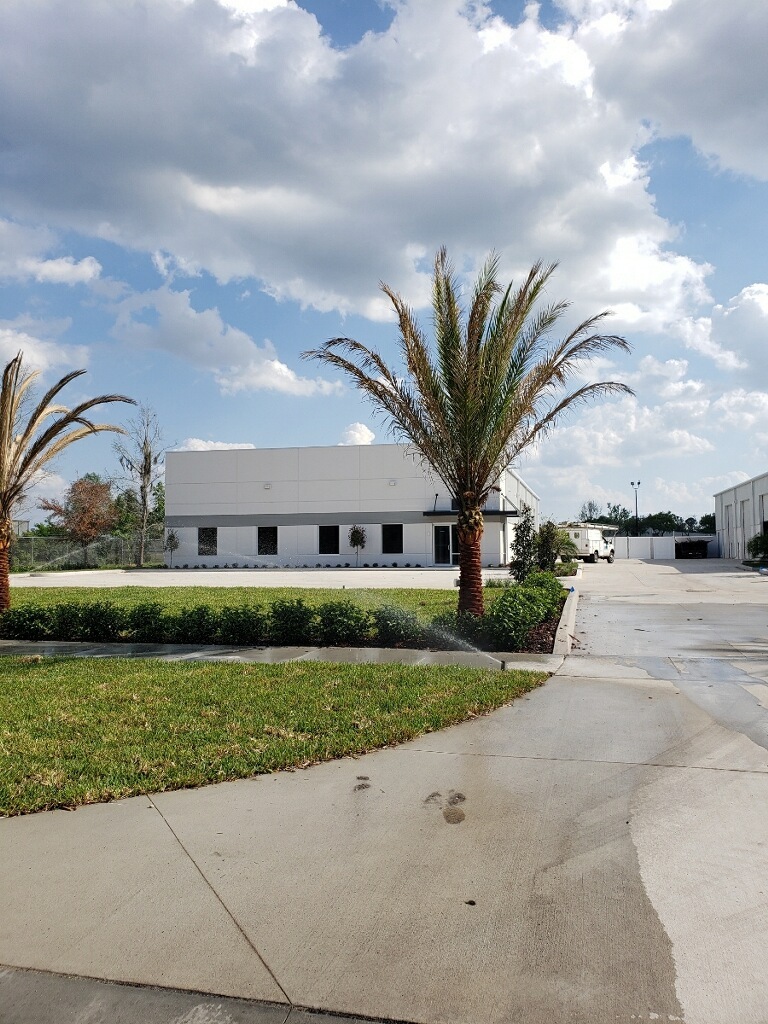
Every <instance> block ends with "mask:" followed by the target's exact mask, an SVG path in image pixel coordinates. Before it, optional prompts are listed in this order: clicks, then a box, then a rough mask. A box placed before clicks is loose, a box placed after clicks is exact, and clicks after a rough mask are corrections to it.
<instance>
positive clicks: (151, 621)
mask: <svg viewBox="0 0 768 1024" xmlns="http://www.w3.org/2000/svg"><path fill="white" fill-rule="evenodd" d="M126 629H127V631H128V635H129V638H130V639H131V640H133V641H134V642H135V643H137V644H162V643H164V642H165V638H166V629H167V616H166V615H165V613H164V611H163V606H162V605H161V604H159V603H158V602H157V601H144V602H142V603H141V604H137V605H134V607H133V608H131V609H129V611H128V614H127V616H126Z"/></svg>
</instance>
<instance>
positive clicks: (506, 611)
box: [484, 571, 565, 651]
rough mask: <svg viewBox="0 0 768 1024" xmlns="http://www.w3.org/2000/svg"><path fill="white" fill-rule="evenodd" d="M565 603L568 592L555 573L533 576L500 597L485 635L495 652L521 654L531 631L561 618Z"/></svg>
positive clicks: (490, 616)
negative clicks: (556, 617) (520, 651)
mask: <svg viewBox="0 0 768 1024" xmlns="http://www.w3.org/2000/svg"><path fill="white" fill-rule="evenodd" d="M564 600H565V590H564V589H563V587H562V585H561V584H560V583H559V582H558V580H557V579H556V578H555V577H554V575H553V574H552V573H549V572H540V571H538V572H532V573H529V575H528V576H527V578H526V580H525V583H518V584H517V585H516V586H512V587H509V588H507V589H506V590H505V591H504V593H503V594H500V595H499V597H498V598H497V599H496V601H494V603H493V605H492V606H491V608H490V610H489V611H488V613H487V614H486V616H485V619H484V626H485V633H486V636H487V639H488V642H489V644H490V646H491V648H492V649H493V650H497V651H519V650H521V649H522V648H523V647H524V646H525V642H526V638H527V636H528V633H529V631H530V630H531V629H533V628H534V626H538V625H540V624H541V623H542V622H545V621H546V620H547V619H549V618H551V617H552V616H553V615H555V614H557V612H559V611H560V608H561V607H562V604H563V601H564Z"/></svg>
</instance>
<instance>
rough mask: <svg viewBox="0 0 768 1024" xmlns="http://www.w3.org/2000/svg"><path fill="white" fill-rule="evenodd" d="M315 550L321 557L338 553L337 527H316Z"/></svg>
mask: <svg viewBox="0 0 768 1024" xmlns="http://www.w3.org/2000/svg"><path fill="white" fill-rule="evenodd" d="M317 541H318V546H317V550H318V552H319V553H320V554H321V555H338V553H339V528H338V526H319V527H318V538H317Z"/></svg>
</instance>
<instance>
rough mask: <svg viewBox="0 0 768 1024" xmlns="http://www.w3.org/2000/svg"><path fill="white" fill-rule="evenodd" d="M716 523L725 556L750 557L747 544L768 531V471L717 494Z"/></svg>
mask: <svg viewBox="0 0 768 1024" xmlns="http://www.w3.org/2000/svg"><path fill="white" fill-rule="evenodd" d="M715 524H716V529H717V539H718V542H719V545H720V556H721V558H747V557H748V552H747V544H748V542H749V541H750V540H751V539H752V538H753V537H754V536H756V535H757V534H760V533H768V473H763V474H762V476H754V477H752V479H751V480H745V481H744V482H743V483H740V484H736V486H735V487H728V488H727V489H726V490H724V491H719V492H718V493H717V494H716V495H715Z"/></svg>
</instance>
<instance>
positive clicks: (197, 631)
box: [165, 604, 219, 644]
mask: <svg viewBox="0 0 768 1024" xmlns="http://www.w3.org/2000/svg"><path fill="white" fill-rule="evenodd" d="M165 635H166V637H167V642H168V643H176V644H215V643H217V642H218V639H219V619H218V616H217V614H216V612H214V611H213V610H212V609H211V608H209V607H208V605H207V604H198V605H195V606H194V607H192V608H181V609H179V611H178V612H177V613H176V614H175V615H174V616H168V618H167V619H166V631H165Z"/></svg>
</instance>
